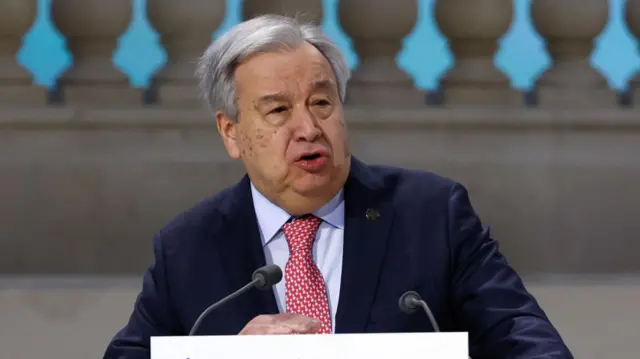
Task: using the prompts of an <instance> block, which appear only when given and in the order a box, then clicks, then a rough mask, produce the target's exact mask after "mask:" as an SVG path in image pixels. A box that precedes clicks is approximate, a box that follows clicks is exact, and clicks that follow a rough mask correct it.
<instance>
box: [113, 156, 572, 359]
mask: <svg viewBox="0 0 640 359" xmlns="http://www.w3.org/2000/svg"><path fill="white" fill-rule="evenodd" d="M368 208H373V209H376V210H378V212H379V213H380V216H379V218H378V219H375V220H371V219H367V216H365V213H366V211H367V209H368ZM154 254H155V260H154V263H153V264H152V265H151V266H150V267H149V269H148V271H147V272H146V274H145V276H144V279H143V284H142V290H141V292H140V294H139V296H138V298H137V300H136V302H135V306H134V308H133V313H132V314H131V317H130V319H129V322H128V323H127V324H126V326H125V327H124V328H123V329H121V330H120V331H119V332H118V333H117V334H116V335H115V337H114V338H113V340H112V341H111V343H110V344H109V346H108V348H107V350H106V353H105V355H104V358H105V359H143V358H145V359H146V358H149V355H150V354H149V341H150V337H151V336H164V335H185V334H187V333H188V332H189V330H190V329H191V327H192V325H193V324H194V322H195V321H196V318H198V316H199V315H200V313H201V312H202V311H203V310H204V309H205V308H207V307H208V306H209V305H210V304H212V303H213V302H215V301H217V300H219V299H221V298H223V297H224V296H226V295H228V294H230V293H231V292H233V291H235V290H236V289H238V288H240V287H241V286H243V285H245V284H246V283H247V282H249V281H250V280H251V275H252V273H253V271H254V270H255V269H256V268H258V267H260V266H263V265H265V256H264V252H263V249H262V245H261V241H260V234H259V230H258V225H257V220H256V215H255V212H254V209H253V204H252V199H251V191H250V182H249V179H248V178H247V177H245V178H244V179H242V180H241V181H240V182H239V183H238V184H236V185H235V186H233V187H231V188H229V189H227V190H225V191H223V192H221V193H219V194H217V195H215V196H213V197H211V198H209V199H206V200H205V201H203V202H202V203H200V204H198V205H196V206H195V207H194V208H192V209H190V210H188V211H186V212H184V213H182V214H181V215H179V216H178V217H176V218H175V219H174V220H173V221H172V222H171V223H170V224H169V225H167V226H166V227H165V228H163V229H162V230H161V231H160V232H159V233H158V234H157V235H156V237H155V238H154ZM343 255H344V258H343V269H342V281H341V287H340V298H339V304H338V309H337V314H336V323H335V331H336V333H365V332H366V333H375V332H429V331H432V330H433V329H432V327H431V325H430V324H429V321H428V318H427V316H426V315H424V313H422V312H416V313H414V314H411V315H408V314H404V313H403V312H401V311H400V309H399V308H398V298H399V297H400V295H402V293H404V292H405V291H407V290H414V291H417V292H418V293H420V295H421V296H422V298H423V299H424V300H425V301H426V302H427V303H428V304H429V306H430V308H431V310H432V312H433V314H434V316H435V318H436V320H437V322H438V324H439V325H440V329H441V330H443V331H465V332H469V345H470V353H469V354H470V356H471V357H472V358H474V359H479V358H492V359H495V358H521V359H524V358H537V359H560V358H563V359H567V358H572V355H571V353H570V352H569V350H568V349H567V347H566V346H565V344H564V343H563V341H562V339H561V337H560V335H559V334H558V332H557V331H556V330H555V329H554V327H553V326H552V324H551V323H550V322H549V320H548V319H547V317H546V315H545V313H544V312H543V311H542V309H541V308H540V307H539V306H538V304H537V303H536V301H535V299H534V298H533V297H532V296H531V295H530V294H529V293H528V292H527V290H526V289H525V287H524V286H523V283H522V282H521V279H520V278H519V277H518V275H517V274H516V272H515V271H514V270H513V269H512V268H511V267H510V266H509V264H508V263H507V261H506V260H505V258H504V257H503V256H502V255H501V254H500V252H499V251H498V243H497V242H496V241H495V240H494V239H492V238H491V237H490V235H489V231H488V229H485V228H483V226H482V224H481V222H480V220H479V218H478V217H477V215H476V214H475V213H474V210H473V209H472V206H471V204H470V201H469V198H468V195H467V192H466V190H465V188H464V187H463V186H461V185H460V184H458V183H455V182H453V181H450V180H448V179H444V178H441V177H438V176H436V175H434V174H430V173H426V172H420V171H410V170H405V169H398V168H392V167H381V166H367V165H365V164H363V163H362V162H359V161H358V160H357V159H355V158H354V159H353V160H352V169H351V172H350V175H349V178H348V180H347V183H346V185H345V235H344V254H343ZM270 313H271V314H275V313H278V308H277V305H276V300H275V297H274V294H273V291H270V290H267V291H258V290H253V291H251V292H250V293H248V294H246V295H243V296H242V297H239V298H237V299H236V300H235V301H234V302H232V303H229V304H227V305H226V306H225V307H223V308H221V309H220V310H218V311H216V312H214V313H212V314H211V315H210V316H209V317H208V318H207V319H206V320H205V321H204V322H203V324H202V326H201V328H200V332H199V334H207V335H218V334H231V335H233V334H237V333H238V332H240V330H241V329H242V328H243V327H244V325H245V324H246V323H247V322H249V320H251V319H252V318H254V317H255V316H257V315H260V314H270Z"/></svg>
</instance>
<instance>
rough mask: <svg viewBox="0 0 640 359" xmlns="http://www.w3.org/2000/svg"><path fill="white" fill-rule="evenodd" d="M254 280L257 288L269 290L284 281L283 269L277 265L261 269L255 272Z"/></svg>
mask: <svg viewBox="0 0 640 359" xmlns="http://www.w3.org/2000/svg"><path fill="white" fill-rule="evenodd" d="M253 280H254V281H257V282H256V284H255V287H256V288H258V289H261V290H262V289H267V288H271V286H273V285H275V284H276V283H278V282H280V281H281V280H282V269H280V267H278V266H277V265H275V264H269V265H266V266H264V267H260V268H258V269H256V271H255V272H253Z"/></svg>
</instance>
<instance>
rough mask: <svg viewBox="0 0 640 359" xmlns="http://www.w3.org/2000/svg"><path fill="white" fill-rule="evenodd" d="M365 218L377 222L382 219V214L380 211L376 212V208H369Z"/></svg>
mask: <svg viewBox="0 0 640 359" xmlns="http://www.w3.org/2000/svg"><path fill="white" fill-rule="evenodd" d="M365 217H367V219H368V220H369V221H375V220H376V219H378V218H380V212H378V210H376V209H375V208H367V212H366V213H365Z"/></svg>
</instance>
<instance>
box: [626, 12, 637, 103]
mask: <svg viewBox="0 0 640 359" xmlns="http://www.w3.org/2000/svg"><path fill="white" fill-rule="evenodd" d="M625 14H626V16H625V17H626V20H627V26H628V27H629V30H630V31H631V32H632V33H633V34H634V35H635V37H636V40H637V43H638V44H640V0H627V5H626V11H625ZM638 49H639V50H640V46H638ZM629 91H630V93H631V96H632V97H631V101H632V103H633V106H634V107H640V71H638V72H637V73H636V75H635V76H634V77H633V78H631V81H630V82H629Z"/></svg>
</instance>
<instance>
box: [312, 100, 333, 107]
mask: <svg viewBox="0 0 640 359" xmlns="http://www.w3.org/2000/svg"><path fill="white" fill-rule="evenodd" d="M313 105H314V106H329V105H331V103H330V102H329V101H328V100H325V99H319V100H316V101H313Z"/></svg>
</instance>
